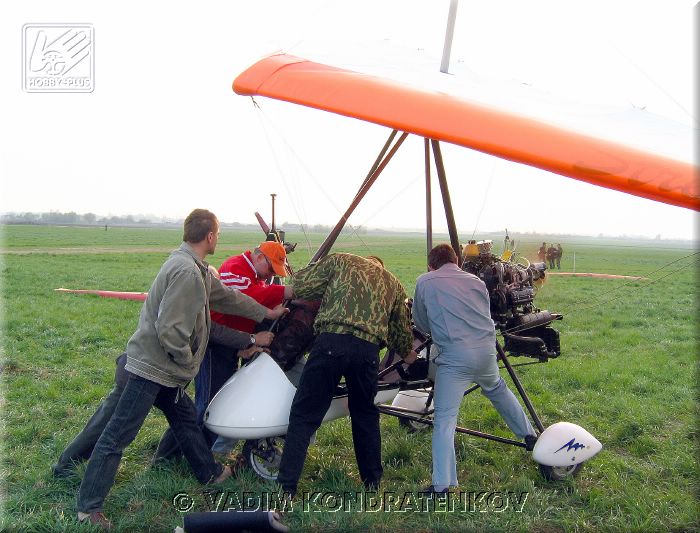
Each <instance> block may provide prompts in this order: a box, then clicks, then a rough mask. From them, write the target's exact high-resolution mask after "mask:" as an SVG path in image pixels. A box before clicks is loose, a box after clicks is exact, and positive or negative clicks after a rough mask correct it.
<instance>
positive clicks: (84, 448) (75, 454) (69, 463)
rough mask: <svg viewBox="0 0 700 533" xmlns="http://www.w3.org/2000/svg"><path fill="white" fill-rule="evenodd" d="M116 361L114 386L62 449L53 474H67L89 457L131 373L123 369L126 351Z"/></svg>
mask: <svg viewBox="0 0 700 533" xmlns="http://www.w3.org/2000/svg"><path fill="white" fill-rule="evenodd" d="M116 362H117V369H116V372H115V374H114V388H113V389H112V392H110V393H109V395H108V396H107V397H106V398H105V399H104V400H102V403H101V404H100V406H99V407H98V408H97V411H96V412H95V414H94V415H92V417H91V418H90V420H88V423H87V424H86V425H85V427H84V428H83V430H82V431H81V432H80V433H78V435H76V437H75V438H74V439H73V440H72V441H71V443H70V444H69V445H68V446H66V449H65V450H63V453H62V454H61V457H59V458H58V462H57V463H56V464H55V465H54V467H53V472H54V475H56V476H65V475H68V474H70V473H71V472H72V471H73V467H74V466H75V465H74V463H75V462H78V461H86V460H87V459H89V458H90V455H91V454H92V450H93V448H94V447H95V444H96V443H97V440H98V439H99V438H100V435H102V431H103V430H104V428H105V427H106V426H107V423H108V422H109V419H110V418H112V413H114V410H115V409H116V408H117V404H118V403H119V398H121V396H122V391H123V390H124V387H125V386H126V383H127V381H129V376H130V375H131V374H129V372H127V371H126V370H125V369H124V365H125V364H126V353H123V354H121V355H120V356H119V357H118V358H117V361H116Z"/></svg>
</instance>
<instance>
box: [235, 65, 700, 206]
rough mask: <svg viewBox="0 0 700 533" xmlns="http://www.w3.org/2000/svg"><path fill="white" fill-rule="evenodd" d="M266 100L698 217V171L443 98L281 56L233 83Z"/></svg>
mask: <svg viewBox="0 0 700 533" xmlns="http://www.w3.org/2000/svg"><path fill="white" fill-rule="evenodd" d="M233 89H234V91H235V92H236V93H238V94H241V95H248V96H253V95H260V96H266V97H269V98H275V99H277V100H284V101H287V102H292V103H295V104H301V105H305V106H308V107H313V108H316V109H322V110H324V111H330V112H332V113H338V114H340V115H345V116H349V117H354V118H358V119H360V120H366V121H368V122H374V123H376V124H381V125H383V126H388V127H390V128H392V129H397V130H400V131H406V132H409V133H414V134H416V135H420V136H422V137H427V138H430V139H437V140H441V141H446V142H450V143H454V144H458V145H461V146H466V147H468V148H473V149H474V150H479V151H481V152H485V153H488V154H491V155H494V156H496V157H500V158H503V159H508V160H510V161H515V162H518V163H524V164H526V165H531V166H535V167H539V168H542V169H544V170H548V171H550V172H555V173H557V174H561V175H562V176H567V177H569V178H574V179H577V180H581V181H586V182H588V183H592V184H594V185H599V186H601V187H606V188H609V189H616V190H618V191H623V192H626V193H629V194H633V195H636V196H641V197H644V198H649V199H652V200H656V201H659V202H664V203H667V204H673V205H677V206H680V207H686V208H689V209H694V210H696V211H698V210H700V194H699V191H698V179H697V177H698V173H697V167H695V166H694V165H692V164H689V163H686V162H682V161H676V160H674V159H670V158H667V157H663V156H659V155H655V154H652V153H648V152H644V151H641V150H637V149H633V148H629V147H626V146H623V145H621V144H616V143H613V142H610V141H606V140H602V139H597V138H594V137H590V136H587V135H582V134H580V133H576V132H573V131H568V130H565V129H562V128H558V127H555V126H552V125H549V124H545V123H543V122H539V121H537V120H534V119H531V118H526V117H522V116H519V115H516V114H512V113H505V112H503V111H499V110H497V109H493V108H489V107H486V106H483V105H478V104H474V103H472V102H469V101H468V100H465V99H462V98H457V97H454V96H449V95H446V94H443V93H438V92H431V91H426V90H423V89H416V88H413V87H410V86H407V85H402V84H400V83H397V82H393V81H390V80H386V79H382V78H378V77H376V76H369V75H366V74H361V73H357V72H352V71H349V70H343V69H339V68H335V67H331V66H327V65H322V64H319V63H314V62H311V61H307V60H305V59H301V58H298V57H294V56H290V55H286V54H277V55H272V56H270V57H267V58H265V59H262V60H261V61H258V62H257V63H255V64H254V65H253V66H251V67H250V68H248V69H247V70H245V71H244V72H243V73H241V74H240V75H239V76H238V77H237V78H236V79H235V81H234V82H233Z"/></svg>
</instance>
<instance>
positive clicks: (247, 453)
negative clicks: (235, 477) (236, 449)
mask: <svg viewBox="0 0 700 533" xmlns="http://www.w3.org/2000/svg"><path fill="white" fill-rule="evenodd" d="M243 456H244V457H245V459H246V462H247V463H248V466H250V468H251V469H252V470H253V472H255V473H256V474H257V475H258V476H260V477H261V478H263V479H266V480H268V481H276V480H277V474H278V473H279V467H280V461H281V460H282V448H281V446H280V443H279V441H278V440H277V439H275V438H269V439H259V440H247V441H246V442H245V444H244V445H243Z"/></svg>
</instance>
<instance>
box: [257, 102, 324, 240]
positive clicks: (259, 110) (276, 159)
mask: <svg viewBox="0 0 700 533" xmlns="http://www.w3.org/2000/svg"><path fill="white" fill-rule="evenodd" d="M251 100H252V101H253V105H254V106H255V108H256V110H257V113H256V117H258V120H259V121H260V125H261V126H262V129H263V133H264V134H265V140H266V141H267V145H268V148H269V149H270V152H271V153H272V159H273V160H274V162H275V166H276V167H277V172H278V173H279V176H280V178H281V179H282V183H283V184H284V187H285V190H286V191H287V194H288V195H289V197H290V199H291V200H292V202H291V203H292V209H294V213H295V214H296V216H297V219H298V220H299V225H300V226H301V230H302V233H303V234H304V238H305V240H306V244H307V247H308V250H309V253H310V254H311V241H310V240H309V236H308V234H307V232H306V226H305V224H304V223H303V218H302V216H301V215H300V213H299V210H298V209H297V202H296V201H295V200H294V194H293V192H292V191H291V190H290V188H289V184H288V183H287V180H286V179H284V173H283V171H282V168H281V166H280V162H279V157H278V156H277V154H276V152H275V149H274V146H273V145H272V141H271V139H270V134H269V131H268V129H267V127H266V125H265V121H264V120H263V118H267V117H266V116H265V114H264V113H263V110H262V108H261V107H260V105H259V104H258V103H257V102H256V101H255V98H253V97H251Z"/></svg>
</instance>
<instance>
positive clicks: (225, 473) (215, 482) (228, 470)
mask: <svg viewBox="0 0 700 533" xmlns="http://www.w3.org/2000/svg"><path fill="white" fill-rule="evenodd" d="M232 475H233V473H232V472H231V467H230V466H224V469H223V470H222V471H221V474H219V477H217V478H216V479H214V480H212V481H210V482H209V483H207V484H208V485H218V484H219V483H223V482H224V481H226V480H227V479H228V478H230V477H231V476H232Z"/></svg>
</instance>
